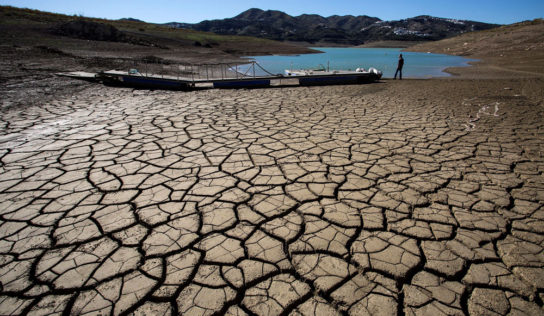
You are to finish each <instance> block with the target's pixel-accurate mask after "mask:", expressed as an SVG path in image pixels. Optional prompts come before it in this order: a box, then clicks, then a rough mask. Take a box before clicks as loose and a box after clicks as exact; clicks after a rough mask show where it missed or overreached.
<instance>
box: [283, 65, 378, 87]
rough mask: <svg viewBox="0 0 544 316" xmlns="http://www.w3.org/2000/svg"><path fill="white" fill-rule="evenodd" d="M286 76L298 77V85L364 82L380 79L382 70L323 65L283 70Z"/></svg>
mask: <svg viewBox="0 0 544 316" xmlns="http://www.w3.org/2000/svg"><path fill="white" fill-rule="evenodd" d="M285 75H286V76H287V77H297V78H299V82H300V85H325V84H350V83H365V82H373V81H376V80H380V78H381V77H382V72H381V71H379V70H378V69H376V68H369V69H368V70H366V69H363V68H357V69H356V70H355V71H353V70H327V69H325V67H319V68H316V69H296V70H290V69H286V70H285Z"/></svg>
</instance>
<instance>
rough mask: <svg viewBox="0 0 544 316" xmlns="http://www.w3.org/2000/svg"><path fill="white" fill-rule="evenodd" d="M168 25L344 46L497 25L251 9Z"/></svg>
mask: <svg viewBox="0 0 544 316" xmlns="http://www.w3.org/2000/svg"><path fill="white" fill-rule="evenodd" d="M168 25H170V26H172V27H177V28H188V29H193V30H198V31H207V32H213V33H217V34H226V35H246V36H255V37H261V38H267V39H273V40H280V41H294V42H307V43H311V44H321V43H323V44H327V43H333V44H344V45H360V44H364V43H367V42H375V41H384V40H394V41H434V40H440V39H443V38H448V37H452V36H455V35H458V34H461V33H466V32H471V31H477V30H486V29H491V28H494V27H497V26H498V25H495V24H487V23H481V22H474V21H461V20H453V19H443V18H435V17H431V16H418V17H414V18H409V19H404V20H399V21H382V20H380V19H379V18H376V17H369V16H366V15H363V16H352V15H346V16H338V15H333V16H330V17H326V18H325V17H322V16H319V15H313V14H312V15H310V14H303V15H300V16H296V17H293V16H290V15H288V14H286V13H284V12H281V11H272V10H268V11H263V10H260V9H250V10H247V11H245V12H243V13H241V14H239V15H237V16H235V17H233V18H229V19H223V20H206V21H202V22H200V23H197V24H187V23H176V22H173V23H168Z"/></svg>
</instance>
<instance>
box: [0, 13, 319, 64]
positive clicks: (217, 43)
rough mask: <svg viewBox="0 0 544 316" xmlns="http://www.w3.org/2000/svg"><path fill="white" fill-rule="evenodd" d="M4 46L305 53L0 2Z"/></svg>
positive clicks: (217, 55) (87, 53) (199, 56)
mask: <svg viewBox="0 0 544 316" xmlns="http://www.w3.org/2000/svg"><path fill="white" fill-rule="evenodd" d="M0 42H1V43H2V45H3V46H4V47H6V46H8V47H20V48H25V47H26V48H32V47H37V46H43V47H48V48H50V49H53V50H58V51H62V52H63V53H65V54H69V55H73V56H77V57H83V58H85V57H104V58H112V57H121V58H141V57H145V56H149V55H153V56H156V57H159V58H164V59H169V60H176V61H186V62H191V61H199V60H204V59H206V60H207V61H209V60H210V59H218V60H233V59H234V60H235V59H237V56H240V55H248V54H249V55H251V54H255V55H258V54H268V53H271V52H277V51H280V52H286V53H292V54H298V53H307V52H310V51H311V50H309V49H306V48H304V47H301V46H295V45H290V44H286V43H280V42H274V41H271V40H266V39H261V38H252V37H247V36H223V35H217V34H213V33H208V32H201V31H195V30H186V29H175V28H172V27H168V26H165V25H159V24H151V23H145V22H142V21H139V20H136V19H132V18H129V19H121V20H103V19H94V18H86V17H81V16H68V15H62V14H54V13H48V12H42V11H38V10H29V9H19V8H14V7H9V6H0Z"/></svg>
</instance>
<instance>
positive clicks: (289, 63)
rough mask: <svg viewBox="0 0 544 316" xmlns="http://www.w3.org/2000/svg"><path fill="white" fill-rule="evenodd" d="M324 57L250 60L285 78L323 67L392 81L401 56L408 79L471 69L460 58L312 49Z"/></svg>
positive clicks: (373, 50)
mask: <svg viewBox="0 0 544 316" xmlns="http://www.w3.org/2000/svg"><path fill="white" fill-rule="evenodd" d="M312 48H314V49H316V50H319V51H322V52H323V53H318V54H302V55H292V56H278V55H274V56H246V58H249V59H252V60H255V61H257V62H258V63H259V65H261V66H262V67H263V68H264V69H266V70H268V71H269V72H271V73H273V74H284V72H285V70H286V69H315V68H317V67H318V66H319V65H323V66H325V67H327V63H329V67H330V69H331V70H333V69H334V70H355V69H357V68H364V69H368V68H370V67H374V68H376V69H378V70H381V71H382V72H383V77H384V78H392V77H393V76H394V74H395V70H396V69H397V61H398V56H399V54H401V53H402V55H403V57H404V68H403V71H402V73H403V77H404V78H431V77H447V76H450V75H449V74H448V73H445V72H443V70H444V69H446V68H448V67H463V66H469V65H468V62H470V61H474V59H468V58H464V57H459V56H450V55H441V54H429V53H413V52H402V51H401V50H402V49H401V48H338V47H312Z"/></svg>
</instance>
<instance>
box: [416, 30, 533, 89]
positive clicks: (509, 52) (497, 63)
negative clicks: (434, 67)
mask: <svg viewBox="0 0 544 316" xmlns="http://www.w3.org/2000/svg"><path fill="white" fill-rule="evenodd" d="M409 50H410V51H417V52H433V53H439V54H449V55H459V56H467V57H472V58H477V59H481V61H480V62H479V65H480V66H485V65H491V66H492V67H495V68H497V67H500V68H501V69H507V70H512V71H514V70H515V71H516V72H518V73H521V74H522V75H527V74H540V75H542V74H544V20H542V19H537V20H534V21H525V22H521V23H515V24H511V25H504V26H501V27H498V28H494V29H492V30H486V31H480V32H472V33H467V34H462V35H460V36H456V37H453V38H448V39H444V40H441V41H437V42H429V43H423V44H420V45H416V46H412V47H410V49H409ZM491 66H490V67H491ZM478 69H481V67H480V68H478ZM541 91H542V89H541Z"/></svg>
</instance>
